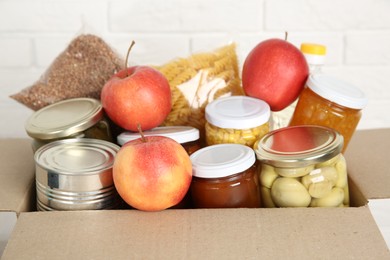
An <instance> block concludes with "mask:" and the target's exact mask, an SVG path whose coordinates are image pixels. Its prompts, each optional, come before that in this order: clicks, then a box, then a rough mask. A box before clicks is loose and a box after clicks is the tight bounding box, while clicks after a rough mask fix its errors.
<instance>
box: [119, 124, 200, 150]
mask: <svg viewBox="0 0 390 260" xmlns="http://www.w3.org/2000/svg"><path fill="white" fill-rule="evenodd" d="M143 135H144V136H155V135H159V136H165V137H169V138H172V139H173V140H175V141H176V142H178V143H179V144H181V145H182V146H183V147H184V149H185V150H186V151H187V153H188V154H189V155H191V154H192V153H194V152H195V151H197V150H199V149H200V148H201V146H200V142H199V130H198V129H197V128H194V127H191V126H159V127H155V128H153V129H150V130H147V131H144V132H143ZM140 137H141V134H140V133H135V132H123V133H121V134H120V135H118V137H117V142H118V144H119V145H121V146H122V145H124V144H125V143H126V142H128V141H131V140H135V139H137V138H140Z"/></svg>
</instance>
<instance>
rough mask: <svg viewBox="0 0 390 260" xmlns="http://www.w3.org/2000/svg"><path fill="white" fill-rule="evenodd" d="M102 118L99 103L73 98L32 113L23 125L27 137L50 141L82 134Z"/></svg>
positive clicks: (89, 99)
mask: <svg viewBox="0 0 390 260" xmlns="http://www.w3.org/2000/svg"><path fill="white" fill-rule="evenodd" d="M102 118H103V108H102V105H101V103H100V101H98V100H96V99H92V98H73V99H67V100H63V101H59V102H57V103H54V104H51V105H48V106H46V107H43V108H41V109H40V110H38V111H36V112H34V113H33V114H32V115H31V116H30V117H29V118H28V119H27V122H26V124H25V129H26V132H27V134H28V135H29V136H31V137H33V138H37V139H41V140H51V139H58V138H64V137H69V136H72V135H73V134H76V133H79V132H82V131H84V130H86V129H88V128H90V127H91V126H93V125H94V124H96V123H97V122H99V121H100V120H101V119H102Z"/></svg>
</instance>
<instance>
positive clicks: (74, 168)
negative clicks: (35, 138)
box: [34, 138, 120, 175]
mask: <svg viewBox="0 0 390 260" xmlns="http://www.w3.org/2000/svg"><path fill="white" fill-rule="evenodd" d="M119 149H120V148H119V146H117V145H115V144H113V143H110V142H107V141H103V140H99V139H89V138H74V139H65V140H59V141H55V142H51V143H49V144H46V145H44V146H42V147H41V148H39V149H38V150H37V151H36V153H35V155H34V159H35V162H36V164H37V165H39V166H40V167H41V168H43V169H46V170H48V171H55V172H56V173H59V174H65V175H81V174H82V175H86V174H96V173H99V172H101V171H104V170H106V169H109V168H111V167H112V165H113V163H114V159H115V155H116V154H117V152H118V151H119Z"/></svg>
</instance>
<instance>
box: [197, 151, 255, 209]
mask: <svg viewBox="0 0 390 260" xmlns="http://www.w3.org/2000/svg"><path fill="white" fill-rule="evenodd" d="M190 158H191V162H192V167H193V178H192V183H191V197H192V202H193V205H194V207H195V208H241V207H245V208H256V207H260V203H261V201H260V192H259V182H258V177H257V171H256V164H255V162H256V156H255V153H254V151H253V149H252V148H250V147H247V146H244V145H240V144H217V145H212V146H208V147H205V148H202V149H200V150H199V151H197V152H195V153H194V154H192V155H191V156H190Z"/></svg>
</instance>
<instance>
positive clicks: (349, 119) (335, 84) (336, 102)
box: [289, 75, 367, 152]
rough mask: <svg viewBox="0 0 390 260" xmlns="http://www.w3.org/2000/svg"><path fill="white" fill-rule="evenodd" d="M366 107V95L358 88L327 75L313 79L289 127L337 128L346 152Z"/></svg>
mask: <svg viewBox="0 0 390 260" xmlns="http://www.w3.org/2000/svg"><path fill="white" fill-rule="evenodd" d="M366 104H367V98H366V97H365V95H364V93H363V92H362V91H361V90H360V89H358V88H356V87H355V86H353V85H350V84H348V83H345V82H343V81H340V80H338V79H336V78H333V77H330V76H327V75H311V76H309V79H308V81H307V87H306V88H305V89H304V90H303V91H302V93H301V96H300V98H299V101H298V104H297V107H296V108H295V111H294V114H293V117H292V119H291V121H290V124H289V125H290V126H294V125H321V126H327V127H330V128H333V129H335V130H337V131H339V132H340V134H342V135H343V137H344V147H343V151H342V152H345V150H346V148H347V146H348V143H349V141H350V140H351V138H352V136H353V134H354V133H355V130H356V127H357V125H358V123H359V121H360V118H361V115H362V112H361V110H362V109H363V108H364V107H365V106H366Z"/></svg>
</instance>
